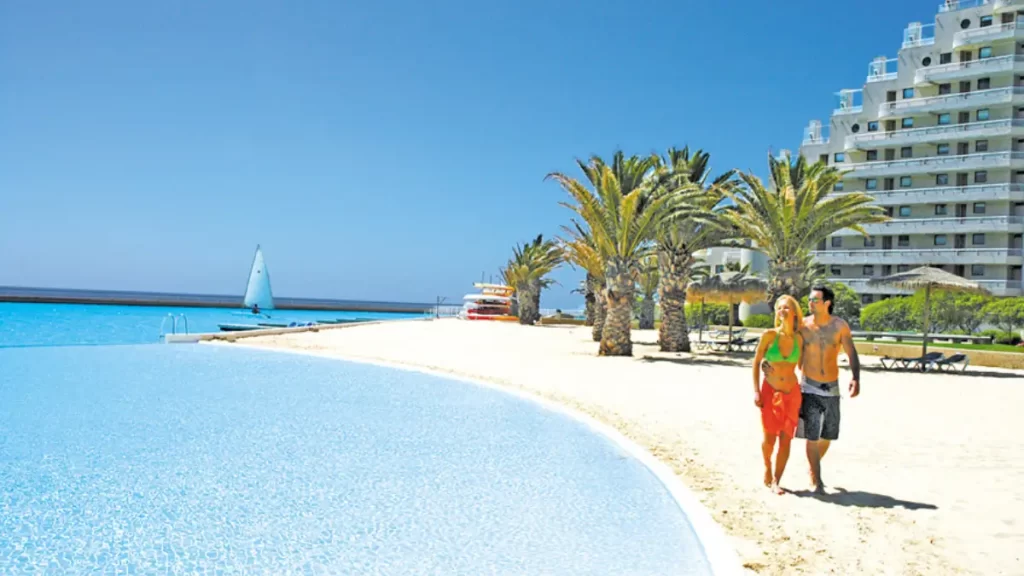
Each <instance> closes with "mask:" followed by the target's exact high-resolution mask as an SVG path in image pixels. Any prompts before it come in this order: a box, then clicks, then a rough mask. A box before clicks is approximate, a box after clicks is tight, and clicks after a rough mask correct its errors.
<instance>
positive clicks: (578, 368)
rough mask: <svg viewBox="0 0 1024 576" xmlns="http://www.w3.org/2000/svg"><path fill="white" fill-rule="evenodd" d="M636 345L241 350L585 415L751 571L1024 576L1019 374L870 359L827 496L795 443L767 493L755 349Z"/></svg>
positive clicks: (419, 335)
mask: <svg viewBox="0 0 1024 576" xmlns="http://www.w3.org/2000/svg"><path fill="white" fill-rule="evenodd" d="M633 338H634V342H636V343H637V345H636V346H635V347H634V357H633V358H601V357H597V355H596V354H597V344H596V343H594V342H593V341H592V340H591V339H590V329H589V328H583V327H524V326H519V325H510V324H497V323H473V322H465V321H459V320H437V321H413V322H392V323H381V324H372V325H365V326H351V327H346V328H342V329H334V330H326V331H322V332H319V333H300V334H285V335H278V336H264V337H258V338H247V339H243V340H240V341H239V342H238V343H236V344H232V345H235V346H240V345H246V346H259V347H266V348H274V349H289V350H295V351H303V352H310V353H316V354H327V355H332V356H336V357H339V358H346V359H352V360H366V361H378V362H387V363H392V364H400V365H404V366H408V367H419V368H428V369H432V370H435V371H441V372H446V373H451V374H458V375H461V376H467V377H472V378H476V379H480V380H485V381H488V382H492V383H496V384H499V385H503V386H508V387H513V388H518V389H522V390H526V391H529V392H532V393H535V394H537V395H540V396H542V397H545V398H548V399H553V400H555V401H558V402H561V403H563V404H566V405H568V406H570V407H573V408H576V409H578V410H580V411H582V412H585V413H587V414H589V415H591V416H594V417H596V418H597V419H598V420H601V421H603V422H605V423H608V424H610V425H612V426H614V427H615V428H617V429H618V430H620V431H621V432H622V433H623V434H625V435H626V436H627V437H629V438H631V439H632V440H633V441H635V442H637V443H638V444H640V445H641V446H644V447H646V448H647V449H648V450H649V451H650V452H651V453H652V454H654V455H655V456H656V457H657V458H659V459H661V460H662V461H663V462H665V463H667V464H668V465H669V466H670V467H671V468H672V469H673V470H674V471H675V472H676V473H677V474H678V475H679V477H680V478H681V480H682V481H683V483H684V484H685V485H686V486H688V487H689V488H690V489H691V490H692V491H693V492H694V493H695V494H696V496H697V497H698V498H699V499H700V500H701V501H702V502H703V503H704V505H705V506H706V507H707V508H708V510H709V511H710V513H711V515H712V516H713V518H714V519H715V520H716V521H717V522H719V523H720V524H721V525H722V526H723V528H724V530H725V532H726V534H727V535H728V537H729V539H730V541H731V542H732V544H733V545H734V546H735V548H736V550H737V552H738V554H739V556H740V560H741V562H742V563H743V564H744V565H745V566H746V567H747V568H748V569H749V570H750V571H751V572H753V573H757V574H844V575H849V574H922V575H925V574H927V575H939V574H985V575H992V574H1024V562H1022V560H1021V555H1022V554H1024V418H1021V417H1020V414H1019V413H1020V410H1021V408H1022V407H1024V373H1019V372H1018V373H1014V372H1010V371H1005V370H997V369H992V368H973V367H972V368H970V369H969V372H970V373H971V374H968V375H952V374H934V373H927V374H919V373H906V372H899V373H895V372H882V371H879V370H878V368H877V367H878V360H877V358H873V357H862V363H863V364H864V365H865V369H864V371H863V373H862V377H861V380H862V392H861V395H860V396H859V397H858V398H855V399H849V398H845V397H844V399H843V414H842V430H841V434H840V438H839V440H838V441H837V442H836V443H834V444H833V447H832V449H831V450H830V451H829V453H828V456H827V457H826V458H825V460H824V462H823V478H824V480H825V482H826V484H828V486H829V494H828V495H826V496H824V497H815V496H812V495H811V494H810V492H809V491H807V488H808V480H807V465H806V459H805V457H804V453H803V450H804V444H803V441H801V440H796V441H794V443H793V456H792V457H791V459H790V464H789V468H788V469H787V472H786V476H785V477H784V478H783V488H785V489H787V490H789V491H791V492H789V493H786V494H784V495H781V496H778V495H774V494H771V493H770V492H769V491H768V490H767V489H766V488H765V487H764V486H763V485H762V484H761V475H762V474H761V473H762V468H761V466H762V465H761V455H760V438H761V428H760V420H759V413H758V409H757V408H756V407H755V406H754V405H753V401H752V384H751V375H750V368H749V364H750V359H751V355H749V354H747V355H739V354H737V355H735V356H732V357H727V356H724V355H721V354H713V353H712V354H700V355H690V354H664V353H660V352H658V351H657V346H656V345H655V341H656V339H657V334H656V333H655V332H653V331H638V332H634V336H633ZM848 380H849V372H848V371H847V372H845V373H844V374H843V376H842V380H841V383H842V384H843V386H844V387H845V385H846V383H847V382H848ZM541 440H542V439H539V441H541Z"/></svg>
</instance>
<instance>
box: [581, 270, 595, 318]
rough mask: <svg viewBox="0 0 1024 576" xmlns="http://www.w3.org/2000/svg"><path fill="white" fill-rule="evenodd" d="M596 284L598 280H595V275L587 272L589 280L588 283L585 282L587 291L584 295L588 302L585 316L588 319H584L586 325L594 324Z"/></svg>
mask: <svg viewBox="0 0 1024 576" xmlns="http://www.w3.org/2000/svg"><path fill="white" fill-rule="evenodd" d="M594 284H596V281H595V280H594V276H593V275H592V274H587V281H586V284H585V286H586V292H585V293H584V295H583V299H584V301H585V302H586V310H585V312H586V316H585V317H586V321H584V323H583V324H584V326H593V325H594V314H595V310H594V301H595V297H594Z"/></svg>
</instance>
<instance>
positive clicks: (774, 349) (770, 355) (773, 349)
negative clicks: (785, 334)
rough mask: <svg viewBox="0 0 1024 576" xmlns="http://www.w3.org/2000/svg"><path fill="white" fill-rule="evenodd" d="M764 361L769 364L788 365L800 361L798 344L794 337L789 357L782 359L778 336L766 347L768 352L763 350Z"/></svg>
mask: <svg viewBox="0 0 1024 576" xmlns="http://www.w3.org/2000/svg"><path fill="white" fill-rule="evenodd" d="M764 359H765V360H767V361H769V362H788V363H790V364H796V363H797V362H799V361H800V344H799V342H797V339H796V336H794V337H793V351H792V352H790V353H789V356H786V357H785V358H783V357H782V351H780V350H779V334H776V335H775V339H774V340H772V343H771V344H770V345H769V346H768V350H765V353H764Z"/></svg>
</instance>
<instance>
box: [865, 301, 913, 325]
mask: <svg viewBox="0 0 1024 576" xmlns="http://www.w3.org/2000/svg"><path fill="white" fill-rule="evenodd" d="M913 308H914V306H913V302H912V301H911V299H910V298H889V299H887V300H879V301H878V302H874V303H871V304H868V305H867V306H865V307H864V308H863V309H861V311H860V325H861V327H863V328H864V330H868V331H870V332H906V331H910V330H913V331H916V330H920V328H921V327H920V322H915V320H916V318H915V315H914V309H913Z"/></svg>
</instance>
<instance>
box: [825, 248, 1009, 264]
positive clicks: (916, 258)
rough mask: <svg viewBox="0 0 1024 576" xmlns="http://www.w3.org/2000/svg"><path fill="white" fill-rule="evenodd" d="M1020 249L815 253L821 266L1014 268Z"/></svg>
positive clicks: (831, 251) (836, 251)
mask: <svg viewBox="0 0 1024 576" xmlns="http://www.w3.org/2000/svg"><path fill="white" fill-rule="evenodd" d="M1022 252H1024V250H1022V249H1020V248H946V249H941V250H913V249H910V248H893V249H892V250H815V251H813V252H812V254H813V255H814V257H815V259H816V260H817V261H818V263H819V264H824V265H831V264H837V265H838V264H908V265H910V266H914V265H917V266H923V265H931V264H936V265H950V264H1002V265H1007V266H1015V265H1020V264H1021V263H1024V258H1022V256H1021V253H1022Z"/></svg>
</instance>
